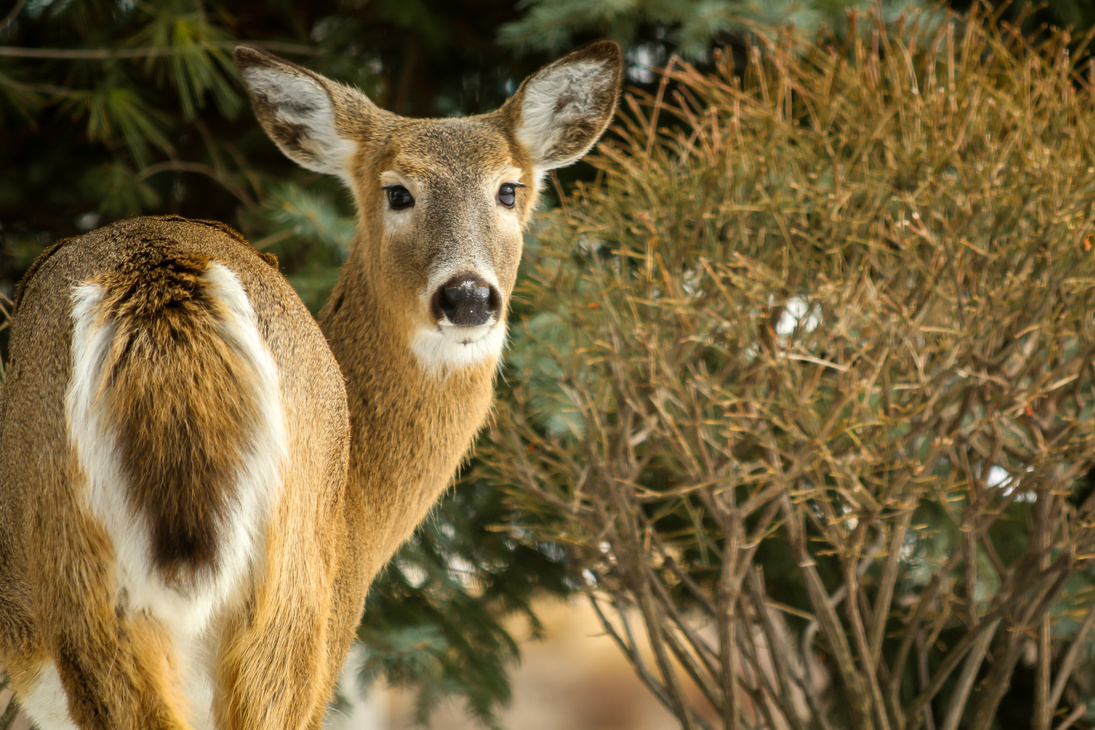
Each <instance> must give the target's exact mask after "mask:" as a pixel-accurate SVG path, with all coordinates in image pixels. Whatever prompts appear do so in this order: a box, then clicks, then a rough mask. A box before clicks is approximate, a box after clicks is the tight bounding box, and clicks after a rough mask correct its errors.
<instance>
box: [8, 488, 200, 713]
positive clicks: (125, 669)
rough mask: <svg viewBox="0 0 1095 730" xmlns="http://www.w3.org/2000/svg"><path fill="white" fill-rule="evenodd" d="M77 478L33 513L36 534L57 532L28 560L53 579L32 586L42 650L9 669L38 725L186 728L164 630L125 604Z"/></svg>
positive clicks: (107, 542)
mask: <svg viewBox="0 0 1095 730" xmlns="http://www.w3.org/2000/svg"><path fill="white" fill-rule="evenodd" d="M72 476H73V477H74V478H73V479H70V480H67V481H66V485H65V487H64V488H57V489H46V490H43V492H44V494H43V500H44V501H48V502H49V503H50V504H49V509H46V510H39V511H38V512H37V513H36V514H35V517H34V523H35V524H34V525H33V529H34V534H38V535H43V536H44V535H50V536H51V539H48V540H43V543H44V544H43V546H42V549H41V550H39V551H37V553H36V555H35V558H34V561H33V563H34V564H33V565H32V567H33V569H34V570H35V572H36V573H37V574H38V575H42V576H50V577H51V578H52V579H51V580H43V581H39V582H38V583H37V585H36V586H35V594H36V595H35V614H36V616H35V618H36V623H37V624H38V626H39V627H41V636H40V640H41V647H40V649H41V650H40V651H39V652H37V653H36V654H35V655H31V656H21V657H14V658H13V659H14V661H12V666H11V667H10V669H11V676H12V680H13V683H14V685H15V686H14V688H15V690H16V693H17V695H18V696H19V698H20V703H21V704H22V705H23V707H24V708H25V709H26V711H27V713H28V715H30V717H31V718H32V719H33V720H34V722H35V724H36V725H37V726H38V727H39V728H41V730H70V729H71V728H75V727H79V728H85V729H89V728H94V729H96V730H98V729H99V728H102V729H103V730H107V729H108V728H109V729H111V730H131V729H132V730H137V729H138V728H150V729H155V730H183V729H184V728H186V727H187V725H186V723H185V722H184V721H183V720H182V714H181V709H182V708H183V707H184V702H183V700H182V698H181V697H179V696H178V693H177V691H176V690H175V689H174V687H175V686H176V685H177V682H176V680H175V676H174V674H175V667H174V660H173V653H172V650H171V646H170V641H169V638H168V636H167V632H166V631H165V630H164V627H163V625H162V624H161V623H160V622H159V621H158V620H155V619H153V618H151V617H148V616H146V615H140V614H132V613H128V612H124V611H120V610H119V608H118V605H119V604H118V595H117V590H116V584H115V578H114V574H113V573H114V560H113V550H112V546H111V544H110V540H109V538H108V537H107V535H106V533H105V531H104V530H103V528H102V526H101V525H100V524H99V523H98V521H97V520H95V519H94V518H92V517H91V516H90V515H88V514H87V513H86V510H82V509H81V508H80V506H79V504H78V500H77V498H76V495H77V494H78V491H79V490H80V489H81V487H82V486H83V485H82V483H81V479H80V478H79V476H78V472H77V473H74V474H72Z"/></svg>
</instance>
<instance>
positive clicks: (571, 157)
mask: <svg viewBox="0 0 1095 730" xmlns="http://www.w3.org/2000/svg"><path fill="white" fill-rule="evenodd" d="M622 77H623V55H622V54H621V53H620V47H619V46H618V45H616V44H615V43H613V42H612V41H601V42H600V43H594V44H593V45H591V46H587V47H586V48H583V49H581V50H579V51H575V52H574V53H571V54H570V55H567V56H563V57H562V58H560V59H559V60H558V61H556V62H555V63H552V64H549V65H547V66H545V67H544V68H542V69H540V70H539V71H537V72H536V73H534V74H533V75H532V76H530V77H528V78H527V79H526V80H525V82H524V83H523V84H521V88H520V89H518V90H517V93H516V94H514V95H513V98H511V99H510V100H509V101H507V102H506V104H505V106H504V107H503V113H505V114H508V115H509V116H510V119H511V120H512V121H511V124H513V127H514V131H515V132H516V135H517V139H518V141H519V142H520V143H521V144H522V145H523V146H524V147H525V150H526V151H527V152H528V154H529V156H530V157H531V158H532V166H533V168H534V169H535V170H536V171H537V172H538V173H542V172H546V171H547V170H553V169H555V168H557V167H563V166H565V165H569V164H571V163H574V162H577V161H578V160H579V159H581V157H582V155H584V154H585V153H586V152H588V151H589V149H590V148H591V147H592V146H593V145H594V143H595V142H596V141H597V140H598V139H599V138H600V136H601V134H602V133H603V132H604V131H605V128H606V127H607V126H608V123H609V122H610V121H612V115H613V114H614V113H615V112H616V99H617V97H618V96H619V95H620V85H621V82H622Z"/></svg>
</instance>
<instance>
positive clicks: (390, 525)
mask: <svg viewBox="0 0 1095 730" xmlns="http://www.w3.org/2000/svg"><path fill="white" fill-rule="evenodd" d="M236 58H237V63H238V65H239V67H240V70H241V74H242V76H243V78H244V81H245V83H246V85H247V87H248V90H249V92H250V94H251V99H252V102H253V105H254V108H255V112H256V115H257V116H258V118H259V121H260V122H261V123H262V125H263V127H264V128H265V129H266V131H267V132H268V133H269V135H270V136H271V138H272V139H273V140H274V141H275V142H276V143H277V144H278V146H279V147H280V148H281V149H282V150H283V151H284V152H285V153H286V154H287V155H288V156H289V157H290V158H292V159H294V160H295V161H297V162H298V163H300V164H301V165H303V166H305V167H308V168H310V169H313V170H317V171H320V172H324V173H329V174H333V175H337V176H338V177H340V178H341V179H342V180H344V181H345V182H346V183H347V184H348V185H349V186H350V188H351V189H352V191H353V194H354V198H355V200H356V202H357V206H358V210H359V219H360V221H359V223H360V224H359V229H358V233H357V236H356V239H355V241H354V244H353V247H352V250H351V253H350V256H349V259H348V261H347V263H346V265H345V267H344V270H343V272H342V275H341V277H340V278H339V281H338V283H337V284H336V286H335V288H334V291H333V293H332V296H331V300H330V301H329V302H328V304H327V306H326V307H325V308H324V310H323V312H322V313H321V316H320V322H319V325H318V327H317V325H316V323H315V322H314V321H313V320H312V319H311V318H310V316H309V315H308V313H307V311H306V310H305V308H304V307H303V305H302V304H301V303H300V301H299V299H298V298H297V297H296V295H295V294H294V293H293V292H292V290H291V289H290V287H289V286H288V284H287V283H286V282H285V280H284V279H283V278H282V277H281V276H280V274H278V272H277V270H276V264H274V263H273V262H272V261H270V260H268V259H266V258H264V257H263V256H261V255H259V254H258V253H256V252H255V251H254V250H253V249H252V248H251V247H250V245H248V244H247V243H246V241H244V240H243V239H242V238H240V237H239V235H238V234H236V233H234V232H233V231H231V230H230V229H228V228H226V227H224V226H221V225H219V224H215V223H208V222H202V221H189V220H184V219H181V218H175V217H163V218H141V219H134V220H128V221H123V222H121V223H117V224H114V225H112V226H108V227H106V228H103V229H100V230H98V231H94V232H92V233H89V234H87V235H85V236H82V237H80V238H77V239H71V240H69V241H65V242H62V243H60V244H58V245H57V246H55V247H54V248H53V249H51V250H49V251H47V252H46V253H45V254H43V255H42V257H41V258H40V259H39V260H38V261H37V262H36V263H35V266H34V267H33V268H32V270H31V271H30V272H29V273H28V274H27V276H26V278H25V279H24V281H23V283H22V284H21V286H20V291H19V293H18V295H17V310H16V315H15V319H14V322H13V328H12V340H11V361H12V362H11V368H10V370H9V376H8V383H7V385H6V387H5V388H4V389H3V390H2V391H0V660H2V661H3V662H4V665H5V667H6V669H7V671H8V674H9V676H10V678H11V680H12V683H13V686H14V687H15V689H16V692H17V695H18V697H19V698H20V700H21V702H22V703H23V705H24V707H25V708H26V709H27V710H28V712H29V714H30V715H31V716H32V718H33V719H34V720H35V722H36V723H38V725H39V726H40V727H41V728H42V729H43V730H53V729H55V728H73V727H80V728H110V729H111V730H117V729H124V728H134V729H136V728H165V729H166V728H172V729H182V728H214V727H216V728H231V729H238V730H243V729H245V728H246V729H247V730H252V729H255V728H271V729H272V728H278V730H282V729H284V728H319V727H320V725H321V722H322V718H323V715H324V712H325V709H326V703H327V700H328V698H329V696H330V693H331V689H332V687H333V684H334V682H335V680H336V678H337V676H338V673H339V669H340V667H341V665H342V663H343V660H344V658H345V655H346V651H347V650H348V648H349V645H350V643H351V641H352V639H353V636H354V629H355V627H356V625H357V623H358V621H359V620H360V616H361V611H362V608H363V605H364V599H365V593H366V590H367V589H368V586H369V584H370V583H371V582H372V580H373V577H374V576H375V575H376V573H377V571H378V570H379V569H380V568H381V567H382V566H383V565H384V563H385V562H387V560H388V559H389V558H390V557H391V555H392V553H393V552H394V551H395V549H396V548H397V547H398V546H399V544H400V543H401V542H403V541H404V540H405V539H406V538H407V537H408V536H409V535H410V533H411V531H412V530H413V529H414V527H415V526H416V525H417V523H418V522H419V521H420V520H421V518H422V517H423V515H424V514H425V513H426V511H427V510H428V509H429V507H430V506H431V505H432V504H433V503H434V501H435V500H436V499H437V497H438V496H439V495H440V494H441V492H442V491H443V490H444V489H445V487H446V486H447V485H448V484H449V483H450V481H451V479H452V476H453V474H454V473H455V471H456V469H457V467H458V466H459V464H460V462H461V460H462V459H463V458H465V456H466V454H467V451H468V448H469V447H470V444H471V442H472V439H473V438H474V436H475V434H476V432H477V431H478V430H479V428H480V426H481V425H482V422H483V420H484V419H485V417H486V415H487V413H488V411H489V409H490V406H491V400H492V394H493V378H494V373H495V372H496V370H497V365H498V359H499V357H500V356H501V351H502V347H503V344H504V342H505V326H506V312H507V309H508V303H509V296H510V292H511V291H512V288H513V283H514V279H515V277H516V273H517V265H518V261H519V260H520V256H521V231H522V229H523V227H524V225H525V224H526V223H527V221H528V219H529V216H530V215H531V213H532V210H533V207H534V205H535V200H536V195H537V192H538V189H539V187H540V184H541V180H542V177H543V174H544V173H545V172H546V171H547V170H550V169H552V168H554V167H558V166H561V165H565V164H569V163H571V162H573V161H575V160H577V159H578V158H580V157H581V156H582V155H583V154H585V152H587V151H588V150H589V148H590V147H591V146H592V145H593V144H594V142H595V141H596V140H597V138H598V137H599V136H600V134H601V133H602V132H603V130H604V128H605V127H606V125H607V124H608V122H609V120H610V119H611V117H612V114H613V110H614V108H615V102H616V96H617V94H618V91H619V85H620V73H621V58H620V53H619V49H618V48H617V47H616V46H615V44H611V43H600V44H595V45H593V46H591V47H589V48H587V49H585V50H582V51H579V52H577V53H574V54H571V55H570V56H567V57H565V58H563V59H561V60H559V61H557V62H555V63H554V64H551V65H550V66H547V67H546V68H544V69H542V70H541V71H539V72H538V73H537V74H534V75H533V76H532V77H530V78H529V79H528V80H526V81H525V83H524V84H523V85H522V86H521V88H520V89H519V90H518V92H517V94H516V95H515V96H514V97H513V98H512V99H510V100H509V101H508V102H507V103H506V104H505V105H504V106H503V107H502V108H501V109H499V110H497V111H495V112H492V113H489V114H485V115H481V116H477V117H470V118H465V119H443V120H412V119H404V118H401V117H398V116H395V115H393V114H390V113H388V112H385V111H383V110H381V109H379V108H378V107H376V106H375V105H374V104H372V103H371V102H370V101H369V100H368V99H367V98H366V97H365V96H364V95H362V94H361V93H360V92H358V91H356V90H353V89H350V88H348V87H344V86H341V85H339V84H336V83H334V82H331V81H329V80H327V79H325V78H323V77H322V76H319V75H317V74H314V73H312V72H310V71H308V70H306V69H303V68H300V67H298V66H295V65H293V64H290V63H288V62H285V61H283V60H281V59H278V58H275V57H273V56H269V55H266V54H263V53H260V52H258V51H255V50H251V49H247V48H241V49H239V50H238V51H237V56H236Z"/></svg>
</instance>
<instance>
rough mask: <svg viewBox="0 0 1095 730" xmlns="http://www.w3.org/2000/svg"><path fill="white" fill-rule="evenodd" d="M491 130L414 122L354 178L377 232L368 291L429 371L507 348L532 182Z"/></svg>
mask: <svg viewBox="0 0 1095 730" xmlns="http://www.w3.org/2000/svg"><path fill="white" fill-rule="evenodd" d="M495 122H496V120H493V119H491V118H481V117H480V118H472V119H449V120H438V121H421V122H409V123H407V124H406V125H405V127H404V129H403V130H402V134H400V135H397V136H396V137H395V138H394V139H393V140H392V142H391V144H390V147H391V149H390V150H389V151H388V154H386V155H384V156H382V157H381V161H380V163H379V164H377V165H373V166H371V167H369V168H367V169H366V170H365V171H363V172H362V174H360V175H359V176H358V178H357V179H356V180H355V184H356V188H357V190H358V196H359V200H361V201H362V210H363V212H365V211H367V213H364V215H365V216H366V217H370V218H371V220H372V221H375V222H377V223H378V224H379V225H374V230H375V234H374V235H373V236H370V237H369V240H368V241H367V242H366V243H365V244H364V245H370V246H373V247H374V248H375V251H374V257H373V260H374V266H373V267H372V268H373V271H374V273H376V274H378V276H374V277H372V281H371V282H370V286H372V287H373V291H374V292H376V293H377V295H378V296H379V297H383V298H384V299H386V300H387V301H389V302H392V303H393V304H395V305H396V306H395V307H394V308H393V312H392V313H393V315H396V316H400V317H401V318H402V319H403V322H402V327H403V329H404V331H405V332H406V333H407V337H408V344H409V346H410V347H411V349H412V350H413V351H414V353H415V355H416V356H417V357H418V359H419V361H420V362H421V363H423V364H424V365H426V366H427V367H431V368H437V367H454V366H461V365H466V364H472V363H475V362H478V361H480V360H483V359H485V358H490V357H497V356H498V354H499V353H500V352H501V348H502V345H503V342H504V340H505V315H506V307H507V303H508V300H509V295H510V292H511V291H512V290H513V283H514V279H515V278H516V276H517V265H518V262H519V261H520V258H521V243H522V241H521V228H522V224H523V223H524V221H525V220H527V218H528V215H529V213H530V212H531V207H532V192H533V190H531V189H530V186H532V185H534V183H533V177H534V175H533V173H532V171H531V169H530V168H529V167H528V165H527V159H526V156H525V155H523V154H521V152H520V150H519V149H518V148H517V147H516V145H514V144H513V143H512V142H511V141H510V140H509V139H507V137H506V135H505V133H504V131H503V130H502V129H501V128H499V126H498V124H497V123H495Z"/></svg>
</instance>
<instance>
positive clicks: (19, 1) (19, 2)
mask: <svg viewBox="0 0 1095 730" xmlns="http://www.w3.org/2000/svg"><path fill="white" fill-rule="evenodd" d="M26 4H27V0H15V7H13V8H12V9H11V11H10V12H8V14H7V15H5V16H4V19H3V20H0V33H3V32H4V31H5V30H7V29H8V26H9V25H11V24H12V23H14V22H15V19H16V18H17V17H19V13H21V12H22V11H23V6H24V5H26ZM0 727H2V726H0Z"/></svg>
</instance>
